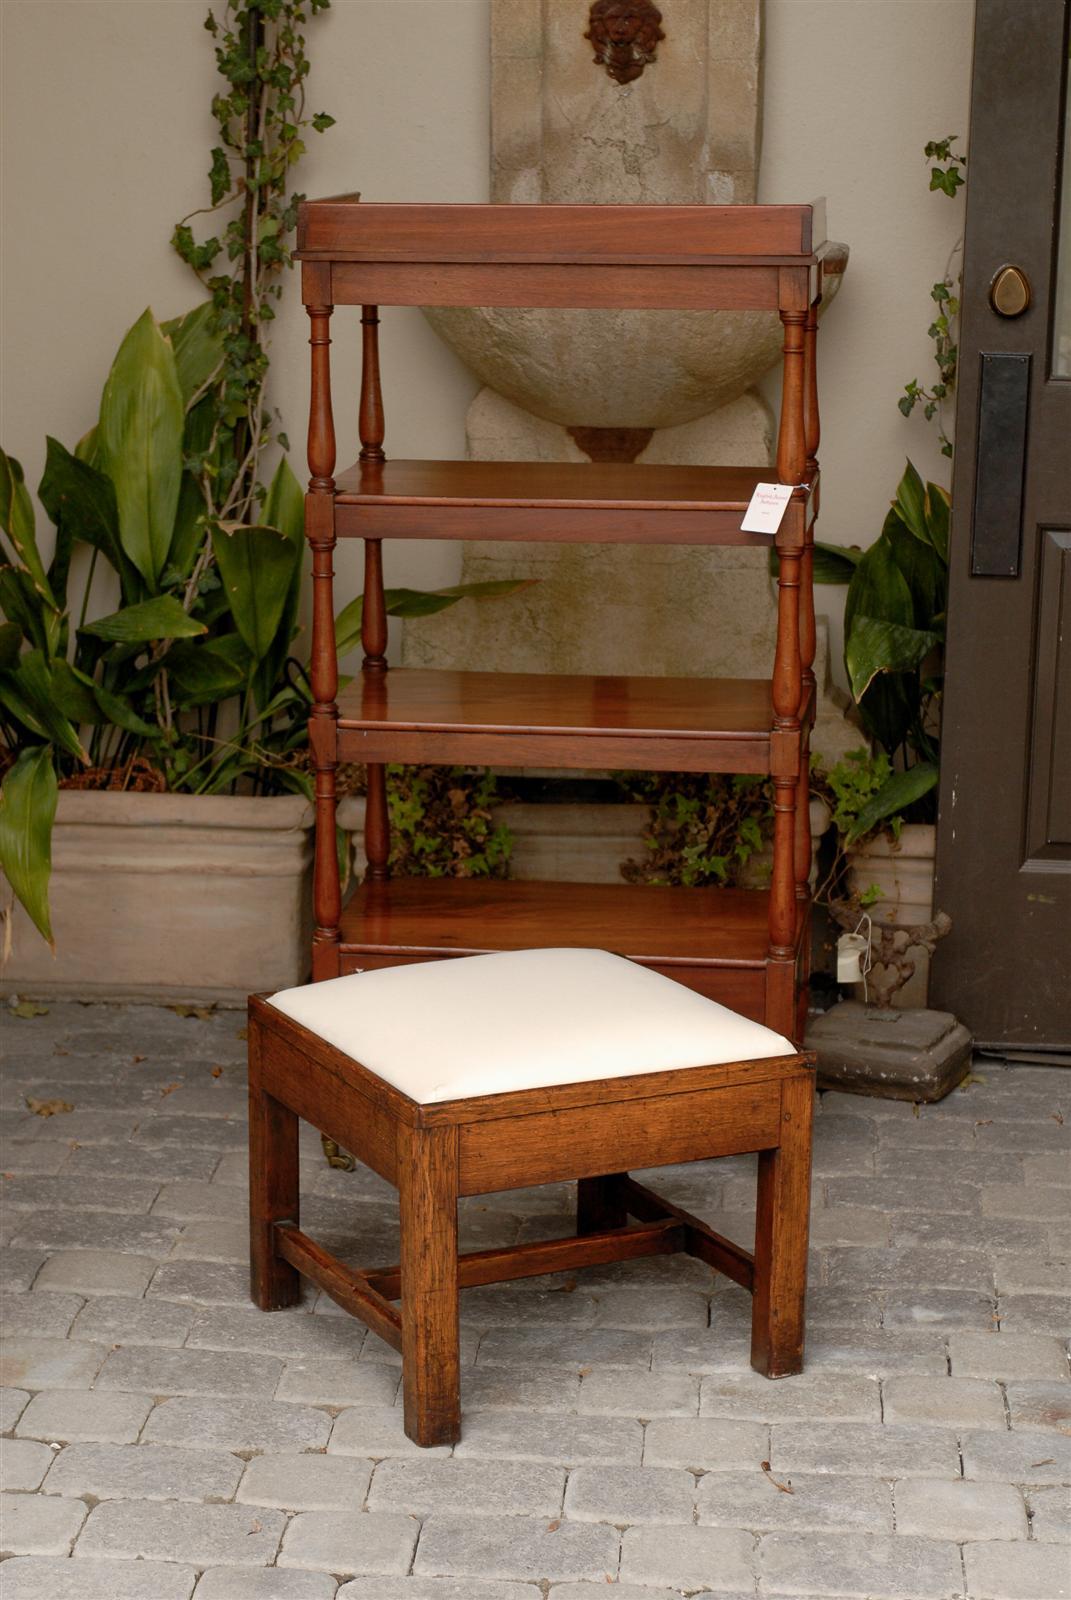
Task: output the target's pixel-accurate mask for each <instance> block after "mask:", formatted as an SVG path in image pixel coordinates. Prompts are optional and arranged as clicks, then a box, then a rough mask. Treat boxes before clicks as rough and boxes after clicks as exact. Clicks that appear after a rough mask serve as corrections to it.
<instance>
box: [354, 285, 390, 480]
mask: <svg viewBox="0 0 1071 1600" xmlns="http://www.w3.org/2000/svg"><path fill="white" fill-rule="evenodd" d="M358 426H359V429H360V434H361V457H360V459H361V460H362V461H366V462H367V461H385V460H386V459H387V458H386V456H385V455H384V453H383V439H384V436H385V432H386V428H385V423H384V418H383V388H382V385H381V383H380V377H379V307H378V306H362V307H361V409H360V418H359V423H358Z"/></svg>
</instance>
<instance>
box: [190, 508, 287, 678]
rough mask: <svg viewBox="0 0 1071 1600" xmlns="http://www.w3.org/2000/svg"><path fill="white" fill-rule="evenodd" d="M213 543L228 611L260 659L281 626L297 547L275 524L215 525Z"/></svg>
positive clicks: (256, 658)
mask: <svg viewBox="0 0 1071 1600" xmlns="http://www.w3.org/2000/svg"><path fill="white" fill-rule="evenodd" d="M212 548H213V550H214V551H215V553H216V563H217V565H218V566H219V571H220V576H221V577H222V579H223V588H224V591H225V593H226V596H227V604H228V605H229V606H230V610H231V616H232V617H233V618H234V621H235V625H236V627H237V629H238V632H239V633H240V634H241V636H242V638H243V639H244V640H245V642H246V644H247V645H248V646H249V649H250V651H251V652H252V655H253V659H254V661H261V660H262V659H263V657H264V656H265V655H266V654H267V652H268V650H269V649H270V647H271V644H272V641H273V640H274V639H275V636H276V634H277V632H278V630H279V625H280V622H281V621H282V616H283V609H284V607H285V605H286V599H287V594H288V592H289V590H290V585H291V581H292V579H293V575H294V567H295V565H296V564H297V562H298V560H299V558H300V552H299V550H298V549H297V547H296V546H295V545H294V544H293V543H292V541H291V540H290V539H288V538H287V536H286V534H285V533H281V532H280V531H279V529H278V528H266V527H262V526H256V527H252V528H250V527H245V526H244V525H243V524H240V523H231V524H217V526H216V527H215V528H213V530H212Z"/></svg>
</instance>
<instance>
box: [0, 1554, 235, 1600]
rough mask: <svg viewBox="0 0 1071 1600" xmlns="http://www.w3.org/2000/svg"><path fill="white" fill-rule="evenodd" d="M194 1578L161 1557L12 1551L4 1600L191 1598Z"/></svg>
mask: <svg viewBox="0 0 1071 1600" xmlns="http://www.w3.org/2000/svg"><path fill="white" fill-rule="evenodd" d="M196 1577H197V1574H196V1572H195V1571H194V1569H193V1568H192V1567H189V1566H186V1567H183V1566H176V1565H175V1564H173V1563H171V1562H163V1561H137V1562H134V1561H92V1560H77V1561H67V1560H64V1561H55V1560H52V1561H46V1560H40V1559H35V1558H34V1557H32V1556H26V1557H23V1556H16V1557H13V1558H12V1559H11V1560H10V1561H5V1562H4V1600H189V1597H190V1595H191V1594H192V1592H193V1585H194V1582H195V1580H196ZM220 1600H223V1597H222V1596H220Z"/></svg>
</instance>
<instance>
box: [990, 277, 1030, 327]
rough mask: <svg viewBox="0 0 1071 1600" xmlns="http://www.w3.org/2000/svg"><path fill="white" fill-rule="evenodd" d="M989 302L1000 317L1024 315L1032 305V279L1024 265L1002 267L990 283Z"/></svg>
mask: <svg viewBox="0 0 1071 1600" xmlns="http://www.w3.org/2000/svg"><path fill="white" fill-rule="evenodd" d="M989 304H990V305H991V306H992V307H993V310H994V311H995V312H996V313H997V316H998V317H1021V316H1022V314H1023V312H1024V311H1025V310H1026V309H1027V308H1028V306H1029V305H1030V279H1029V278H1028V277H1027V275H1026V273H1025V272H1024V271H1023V269H1022V267H1013V266H1006V267H1001V269H1000V271H999V272H998V273H997V274H996V275H995V277H994V278H993V281H992V283H991V284H990V285H989Z"/></svg>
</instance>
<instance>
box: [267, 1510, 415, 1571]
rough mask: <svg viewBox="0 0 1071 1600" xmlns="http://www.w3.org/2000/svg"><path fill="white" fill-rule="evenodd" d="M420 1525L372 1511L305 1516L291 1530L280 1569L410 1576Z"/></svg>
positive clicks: (280, 1562) (308, 1512)
mask: <svg viewBox="0 0 1071 1600" xmlns="http://www.w3.org/2000/svg"><path fill="white" fill-rule="evenodd" d="M419 1531H420V1524H419V1522H417V1520H416V1518H415V1517H406V1516H395V1515H389V1514H388V1515H385V1516H380V1515H377V1514H376V1513H374V1512H371V1511H359V1512H356V1513H354V1512H352V1511H346V1512H338V1511H301V1512H299V1513H298V1515H297V1516H296V1517H295V1518H294V1520H293V1521H292V1522H291V1524H290V1526H289V1527H288V1528H287V1530H286V1538H285V1539H284V1541H283V1548H282V1550H281V1551H280V1553H279V1563H278V1564H279V1566H281V1567H306V1568H312V1569H313V1570H315V1569H317V1568H319V1569H321V1570H322V1569H324V1568H326V1569H327V1570H328V1571H330V1572H335V1573H345V1574H347V1575H348V1574H352V1573H355V1572H362V1573H370V1572H372V1573H374V1572H382V1573H392V1572H395V1573H400V1572H408V1570H409V1565H410V1562H411V1561H412V1559H413V1548H414V1546H415V1544H416V1541H417V1534H418V1533H419Z"/></svg>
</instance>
